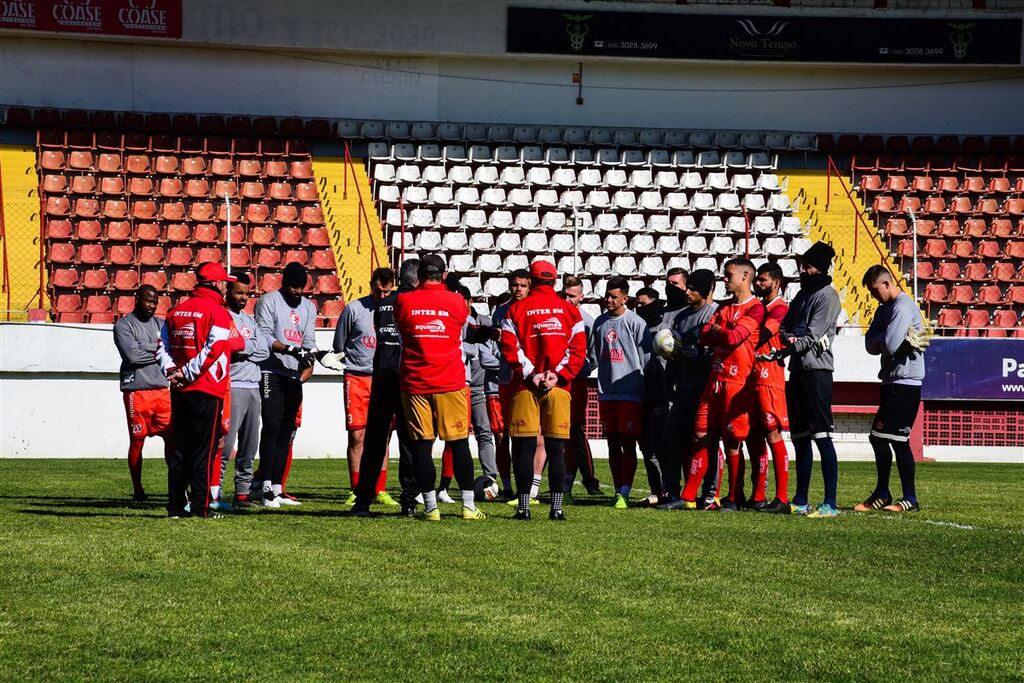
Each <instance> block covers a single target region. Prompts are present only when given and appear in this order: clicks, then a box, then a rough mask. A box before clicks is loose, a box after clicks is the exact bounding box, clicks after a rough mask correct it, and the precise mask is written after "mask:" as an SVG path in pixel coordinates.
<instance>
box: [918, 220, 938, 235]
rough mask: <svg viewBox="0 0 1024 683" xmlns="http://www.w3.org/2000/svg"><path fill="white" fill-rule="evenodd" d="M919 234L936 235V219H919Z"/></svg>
mask: <svg viewBox="0 0 1024 683" xmlns="http://www.w3.org/2000/svg"><path fill="white" fill-rule="evenodd" d="M917 234H918V235H921V236H924V235H934V234H935V221H933V220H927V219H924V218H919V219H917Z"/></svg>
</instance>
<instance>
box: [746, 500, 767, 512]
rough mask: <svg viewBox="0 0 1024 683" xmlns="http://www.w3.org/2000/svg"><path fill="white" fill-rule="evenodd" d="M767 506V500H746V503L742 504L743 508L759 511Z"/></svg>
mask: <svg viewBox="0 0 1024 683" xmlns="http://www.w3.org/2000/svg"><path fill="white" fill-rule="evenodd" d="M767 506H768V501H767V500H748V501H747V504H746V505H744V506H743V509H744V510H753V511H754V512H761V511H762V510H764V509H765V508H766V507H767Z"/></svg>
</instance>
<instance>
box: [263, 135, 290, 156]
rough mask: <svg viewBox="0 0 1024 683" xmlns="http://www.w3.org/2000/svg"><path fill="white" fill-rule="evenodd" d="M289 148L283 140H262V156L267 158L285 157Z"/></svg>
mask: <svg viewBox="0 0 1024 683" xmlns="http://www.w3.org/2000/svg"><path fill="white" fill-rule="evenodd" d="M286 151H287V148H286V146H285V143H284V142H283V141H282V140H281V138H265V139H263V140H260V154H262V155H263V156H265V157H280V156H284V154H285V152H286Z"/></svg>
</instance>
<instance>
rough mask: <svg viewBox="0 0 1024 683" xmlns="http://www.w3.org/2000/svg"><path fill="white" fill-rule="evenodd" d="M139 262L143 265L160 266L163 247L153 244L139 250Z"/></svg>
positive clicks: (162, 261)
mask: <svg viewBox="0 0 1024 683" xmlns="http://www.w3.org/2000/svg"><path fill="white" fill-rule="evenodd" d="M139 263H140V264H141V265H144V266H162V265H163V263H164V248H163V247H159V246H154V245H147V246H144V247H142V249H140V250H139Z"/></svg>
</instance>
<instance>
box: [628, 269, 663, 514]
mask: <svg viewBox="0 0 1024 683" xmlns="http://www.w3.org/2000/svg"><path fill="white" fill-rule="evenodd" d="M664 310H665V304H664V302H663V301H661V299H659V298H658V292H657V290H655V289H652V288H651V287H643V288H641V289H640V290H639V291H637V293H636V308H635V309H634V311H635V313H636V314H637V315H638V316H640V318H641V319H642V320H643V321H644V323H645V324H646V325H647V334H648V337H649V338H653V335H654V333H655V332H657V331H658V330H659V329H661V323H662V318H663V316H664ZM643 372H644V400H643V403H642V404H641V409H640V415H641V417H640V419H641V427H640V438H639V439H638V440H637V446H638V447H639V448H640V453H641V454H642V455H643V456H644V469H645V470H647V485H648V486H649V487H650V490H651V494H650V495H649V496H647V498H646V499H645V501H644V502H645V503H646V504H647V505H649V506H653V505H657V504H658V503H664V502H665V500H664V499H665V484H664V476H663V475H662V472H661V462H660V460H659V459H658V451H660V450H661V435H662V433H663V432H664V431H665V418H666V417H667V416H668V406H669V403H668V392H667V391H666V389H665V361H664V359H663V358H661V357H660V356H658V355H657V354H654V353H651V349H650V347H649V346H648V348H647V362H646V364H645V365H644V370H643Z"/></svg>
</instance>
